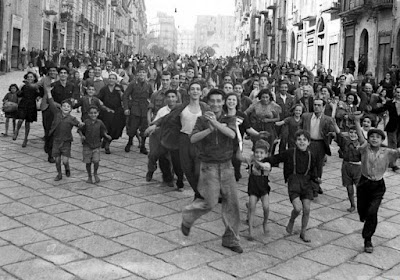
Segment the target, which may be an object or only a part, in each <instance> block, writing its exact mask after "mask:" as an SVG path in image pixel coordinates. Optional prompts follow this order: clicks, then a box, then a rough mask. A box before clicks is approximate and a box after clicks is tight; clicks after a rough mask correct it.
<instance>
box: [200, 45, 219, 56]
mask: <svg viewBox="0 0 400 280" xmlns="http://www.w3.org/2000/svg"><path fill="white" fill-rule="evenodd" d="M197 51H198V52H199V53H200V55H201V56H202V55H208V56H214V55H215V50H214V48H213V47H210V46H203V47H199V49H198V50H197Z"/></svg>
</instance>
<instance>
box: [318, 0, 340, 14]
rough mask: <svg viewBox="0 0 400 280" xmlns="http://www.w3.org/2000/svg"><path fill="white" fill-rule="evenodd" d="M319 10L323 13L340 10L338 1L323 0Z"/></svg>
mask: <svg viewBox="0 0 400 280" xmlns="http://www.w3.org/2000/svg"><path fill="white" fill-rule="evenodd" d="M321 10H322V12H323V13H337V12H339V10H340V3H339V2H337V0H336V2H331V1H323V2H322V9H321Z"/></svg>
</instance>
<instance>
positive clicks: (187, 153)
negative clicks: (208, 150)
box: [179, 133, 202, 198]
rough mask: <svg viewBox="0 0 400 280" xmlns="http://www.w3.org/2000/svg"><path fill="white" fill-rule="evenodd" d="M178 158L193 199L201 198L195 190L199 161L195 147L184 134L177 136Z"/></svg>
mask: <svg viewBox="0 0 400 280" xmlns="http://www.w3.org/2000/svg"><path fill="white" fill-rule="evenodd" d="M179 156H180V160H181V165H182V169H183V173H184V174H185V176H186V179H187V180H188V182H189V184H190V186H191V187H192V189H193V191H194V195H195V197H196V198H202V196H201V195H200V193H199V191H198V190H197V184H198V181H199V175H200V160H199V158H198V155H197V151H196V147H195V145H193V144H192V143H190V138H189V135H187V134H185V133H181V134H180V136H179Z"/></svg>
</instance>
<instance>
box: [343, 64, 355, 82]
mask: <svg viewBox="0 0 400 280" xmlns="http://www.w3.org/2000/svg"><path fill="white" fill-rule="evenodd" d="M343 75H345V76H346V85H349V86H351V84H352V83H353V82H354V80H355V79H354V76H353V74H351V73H350V69H349V68H346V70H345V73H344V74H343Z"/></svg>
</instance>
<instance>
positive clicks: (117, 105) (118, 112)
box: [97, 86, 125, 139]
mask: <svg viewBox="0 0 400 280" xmlns="http://www.w3.org/2000/svg"><path fill="white" fill-rule="evenodd" d="M97 97H98V98H99V99H100V100H101V101H103V103H104V106H106V107H108V108H110V109H112V110H114V113H109V112H107V111H101V113H100V117H99V119H101V120H102V121H103V123H104V124H105V126H106V128H107V131H108V134H109V135H110V136H111V138H112V139H118V138H120V137H121V136H122V131H123V130H124V127H125V115H124V109H122V97H121V94H120V92H119V91H116V90H115V88H114V90H113V91H112V92H110V89H109V87H108V86H105V87H103V88H102V89H101V90H100V92H99V95H98V96H97Z"/></svg>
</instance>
